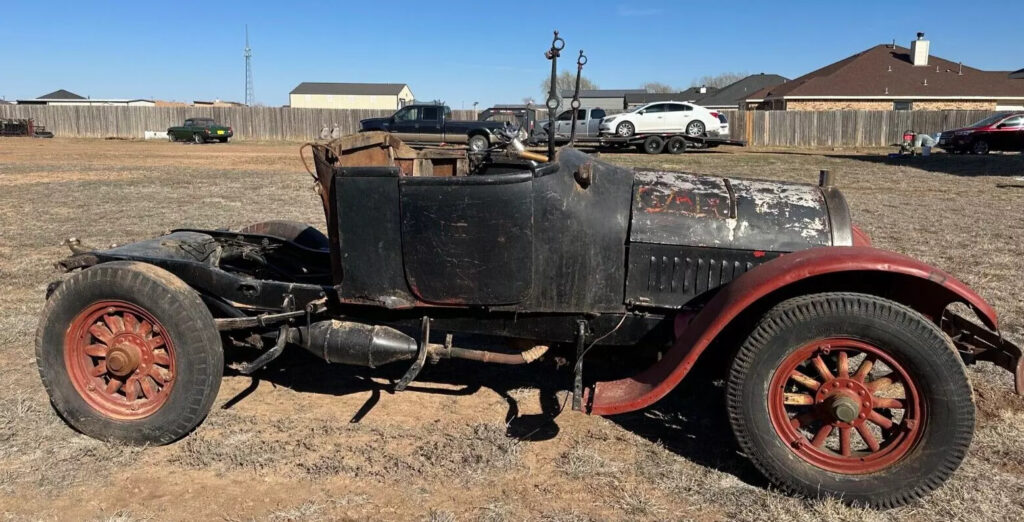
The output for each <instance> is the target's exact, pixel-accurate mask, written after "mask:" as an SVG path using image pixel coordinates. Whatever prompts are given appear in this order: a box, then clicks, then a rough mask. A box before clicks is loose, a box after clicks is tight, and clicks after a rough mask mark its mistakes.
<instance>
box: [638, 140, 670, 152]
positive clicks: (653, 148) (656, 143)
mask: <svg viewBox="0 0 1024 522" xmlns="http://www.w3.org/2000/svg"><path fill="white" fill-rule="evenodd" d="M643 148H644V152H646V153H647V154H661V151H662V149H664V148H665V140H663V139H661V137H660V136H648V137H647V139H645V140H644V143H643Z"/></svg>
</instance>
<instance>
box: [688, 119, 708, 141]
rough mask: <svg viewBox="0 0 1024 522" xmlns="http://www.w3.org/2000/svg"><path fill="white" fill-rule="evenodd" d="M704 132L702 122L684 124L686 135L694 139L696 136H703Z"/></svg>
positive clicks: (694, 121) (695, 121)
mask: <svg viewBox="0 0 1024 522" xmlns="http://www.w3.org/2000/svg"><path fill="white" fill-rule="evenodd" d="M705 130H706V129H705V127H704V122H702V121H700V120H693V121H691V122H690V123H687V124H686V135H687V136H694V137H696V136H703V135H704V131H705Z"/></svg>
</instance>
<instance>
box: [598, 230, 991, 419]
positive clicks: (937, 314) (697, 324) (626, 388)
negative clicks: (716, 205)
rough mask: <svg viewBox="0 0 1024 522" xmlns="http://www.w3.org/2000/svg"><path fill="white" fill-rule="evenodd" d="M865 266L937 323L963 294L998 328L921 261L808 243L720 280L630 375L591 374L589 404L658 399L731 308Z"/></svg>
mask: <svg viewBox="0 0 1024 522" xmlns="http://www.w3.org/2000/svg"><path fill="white" fill-rule="evenodd" d="M865 272H867V273H872V274H893V275H894V276H896V278H895V279H894V280H893V281H894V282H896V283H897V284H900V285H903V286H905V288H906V290H907V293H908V294H910V293H912V294H913V295H908V296H907V297H908V299H907V301H908V302H907V304H908V306H911V307H913V308H915V309H916V310H918V311H919V312H921V313H922V314H924V315H925V316H926V317H929V318H930V319H932V320H934V321H935V322H936V323H938V322H939V321H940V320H941V317H942V311H943V310H945V308H946V307H947V306H949V305H950V304H951V303H954V302H962V303H964V304H966V305H967V306H969V307H971V308H972V309H973V310H974V311H975V313H976V314H978V317H979V318H980V319H981V320H982V322H983V323H984V324H985V326H987V327H988V328H989V329H991V330H996V329H997V328H998V319H997V317H996V312H995V310H994V309H993V308H992V306H991V305H990V304H988V303H987V302H985V300H984V299H982V298H981V296H979V295H978V294H977V293H975V292H974V291H973V290H971V289H970V288H968V287H967V285H965V284H963V283H962V282H960V281H958V280H957V279H955V278H954V277H952V276H951V275H949V274H947V273H945V272H943V271H942V270H939V269H937V268H934V267H932V266H929V265H927V264H925V263H922V262H921V261H918V260H916V259H913V258H910V257H907V256H905V255H902V254H897V253H895V252H889V251H885V250H879V249H876V248H871V247H866V246H852V247H824V248H811V249H807V250H802V251H799V252H795V253H792V254H786V255H784V256H781V257H779V258H777V259H773V260H772V261H769V262H767V263H765V264H763V265H761V266H759V267H757V268H755V269H753V270H750V271H749V272H747V273H745V274H743V275H742V276H740V277H739V278H737V279H736V280H734V281H733V282H731V283H729V284H728V285H726V286H725V287H723V288H722V289H721V290H719V292H718V293H717V294H715V296H714V297H712V298H711V299H710V300H709V301H708V303H707V305H706V306H704V308H703V309H701V310H700V311H699V312H698V313H697V314H696V315H695V316H694V317H693V320H692V321H691V322H690V323H689V324H688V325H679V328H677V332H679V335H677V337H676V341H675V343H674V344H673V346H672V347H671V348H670V349H669V350H668V351H667V352H666V353H665V354H664V356H663V357H662V358H661V360H660V361H658V362H657V363H655V364H654V365H652V366H650V367H649V368H647V369H646V370H644V371H642V372H640V373H638V374H636V375H634V376H632V377H627V378H624V379H619V380H615V381H604V382H598V383H597V384H596V385H595V386H594V387H593V388H592V389H591V390H590V396H589V397H587V401H586V402H587V403H589V409H588V411H589V412H590V413H593V414H596V415H613V414H617V413H625V412H628V411H634V410H638V409H641V408H645V407H647V406H649V405H651V404H653V403H654V402H656V401H658V400H659V399H661V398H662V397H664V396H665V395H667V394H668V393H669V392H670V391H672V389H673V388H675V386H676V385H677V384H679V382H680V381H681V380H682V379H683V377H685V376H686V374H687V373H688V372H689V371H690V369H691V368H693V365H694V363H695V362H696V361H697V358H698V357H699V356H700V355H701V353H703V352H704V350H705V349H706V348H707V347H708V345H709V344H711V342H712V341H714V339H715V338H716V337H717V336H718V335H719V334H721V333H722V332H723V330H725V329H726V328H727V327H728V326H729V325H730V323H732V322H733V320H734V319H736V318H737V316H739V315H740V314H741V313H742V312H743V311H744V310H747V309H748V308H750V307H751V306H752V305H754V304H755V303H757V302H758V301H760V300H762V299H765V298H768V297H769V296H770V294H772V293H774V292H777V291H779V290H782V289H784V288H786V287H788V286H790V285H794V284H797V283H799V282H801V281H806V280H809V279H811V278H814V277H818V276H824V275H829V274H842V273H848V274H850V275H859V274H863V273H865ZM827 290H829V289H828V288H822V289H821V291H827ZM896 290H897V291H899V290H900V289H896Z"/></svg>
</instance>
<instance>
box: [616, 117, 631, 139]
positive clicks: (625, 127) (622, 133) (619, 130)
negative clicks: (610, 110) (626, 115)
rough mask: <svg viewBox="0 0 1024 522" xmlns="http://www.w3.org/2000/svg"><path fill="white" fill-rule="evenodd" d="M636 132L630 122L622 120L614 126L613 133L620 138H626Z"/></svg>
mask: <svg viewBox="0 0 1024 522" xmlns="http://www.w3.org/2000/svg"><path fill="white" fill-rule="evenodd" d="M634 134H636V127H634V126H633V124H632V123H631V122H628V121H624V122H622V123H620V124H618V125H616V126H615V135H616V136H618V137H620V138H628V137H630V136H632V135H634Z"/></svg>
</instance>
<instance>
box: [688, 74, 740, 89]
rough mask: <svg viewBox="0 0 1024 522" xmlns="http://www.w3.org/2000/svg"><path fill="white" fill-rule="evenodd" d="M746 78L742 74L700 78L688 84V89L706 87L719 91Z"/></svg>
mask: <svg viewBox="0 0 1024 522" xmlns="http://www.w3.org/2000/svg"><path fill="white" fill-rule="evenodd" d="M747 76H749V75H748V74H747V73H743V72H724V73H720V74H716V75H714V76H701V77H700V78H698V79H696V80H694V81H693V83H691V84H690V87H701V86H707V87H716V88H719V89H721V88H722V87H725V86H726V85H729V84H731V83H736V82H738V81H740V80H742V79H744V78H746V77H747Z"/></svg>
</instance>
